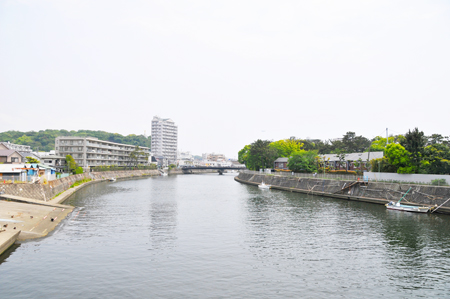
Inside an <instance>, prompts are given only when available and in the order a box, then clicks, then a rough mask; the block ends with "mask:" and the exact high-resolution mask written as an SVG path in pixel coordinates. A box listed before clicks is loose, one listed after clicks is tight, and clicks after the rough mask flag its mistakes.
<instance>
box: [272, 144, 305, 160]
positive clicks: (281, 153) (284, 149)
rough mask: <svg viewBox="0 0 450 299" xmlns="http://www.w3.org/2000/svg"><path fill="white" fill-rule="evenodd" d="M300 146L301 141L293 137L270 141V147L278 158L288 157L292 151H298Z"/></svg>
mask: <svg viewBox="0 0 450 299" xmlns="http://www.w3.org/2000/svg"><path fill="white" fill-rule="evenodd" d="M302 146H303V143H301V142H299V141H297V140H295V139H282V140H278V141H275V142H272V143H270V147H271V148H273V149H275V150H276V152H277V154H278V158H279V157H285V158H289V157H290V156H291V154H292V153H294V152H298V151H300V150H301V149H302Z"/></svg>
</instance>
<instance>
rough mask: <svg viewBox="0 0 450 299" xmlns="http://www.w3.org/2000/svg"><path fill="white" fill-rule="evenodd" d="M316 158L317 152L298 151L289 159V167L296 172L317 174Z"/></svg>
mask: <svg viewBox="0 0 450 299" xmlns="http://www.w3.org/2000/svg"><path fill="white" fill-rule="evenodd" d="M316 157H317V152H316V151H304V150H300V151H297V152H295V153H293V154H292V155H291V157H290V158H289V159H288V163H287V167H288V168H289V169H290V170H292V171H294V172H308V173H311V172H316V171H317V160H316Z"/></svg>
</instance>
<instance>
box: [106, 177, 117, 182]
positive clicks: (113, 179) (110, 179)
mask: <svg viewBox="0 0 450 299" xmlns="http://www.w3.org/2000/svg"><path fill="white" fill-rule="evenodd" d="M108 180H109V181H110V182H115V181H116V178H109V179H108Z"/></svg>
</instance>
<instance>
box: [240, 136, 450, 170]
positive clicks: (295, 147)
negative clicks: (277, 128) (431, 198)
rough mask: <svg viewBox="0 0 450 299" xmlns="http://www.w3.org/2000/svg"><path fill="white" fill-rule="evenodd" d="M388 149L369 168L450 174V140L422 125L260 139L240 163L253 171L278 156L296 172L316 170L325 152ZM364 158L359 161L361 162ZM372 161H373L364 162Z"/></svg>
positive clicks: (342, 153)
mask: <svg viewBox="0 0 450 299" xmlns="http://www.w3.org/2000/svg"><path fill="white" fill-rule="evenodd" d="M368 151H371V152H375V151H377V152H378V151H382V152H384V156H383V158H380V159H373V160H371V161H370V164H369V168H371V169H369V170H372V171H380V172H396V173H424V174H449V173H450V140H449V137H447V136H442V135H440V134H432V135H431V136H425V134H424V133H423V132H422V131H419V129H418V128H415V129H414V130H412V131H411V130H409V131H408V132H407V133H406V134H404V135H395V136H389V137H388V138H384V137H381V136H377V137H375V138H373V139H368V138H366V137H363V136H357V135H356V134H355V132H347V133H346V134H345V135H343V137H342V138H339V139H335V140H325V141H322V140H319V139H315V140H307V139H297V138H295V137H291V138H289V139H282V140H278V141H275V142H274V141H271V140H260V139H259V140H256V141H255V142H253V143H251V144H248V145H246V146H244V148H242V149H241V150H240V151H239V153H238V158H239V162H240V163H243V164H245V165H246V166H247V168H248V169H251V170H259V169H261V168H272V167H273V163H274V161H275V160H276V159H277V158H280V157H285V158H288V165H287V166H288V168H289V169H290V170H292V171H296V172H316V171H319V170H323V168H322V169H320V167H323V166H324V161H323V160H322V157H321V156H323V155H324V154H336V155H337V156H338V157H339V159H340V160H341V161H343V160H344V158H343V157H345V154H346V153H361V152H368ZM360 162H361V161H359V163H360ZM363 162H369V161H363Z"/></svg>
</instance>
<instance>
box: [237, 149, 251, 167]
mask: <svg viewBox="0 0 450 299" xmlns="http://www.w3.org/2000/svg"><path fill="white" fill-rule="evenodd" d="M249 154H250V145H249V144H248V145H246V146H244V148H243V149H241V150H240V151H239V152H238V161H239V163H241V164H245V165H247V161H248V157H249Z"/></svg>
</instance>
